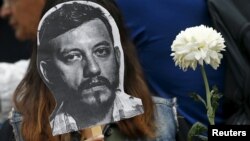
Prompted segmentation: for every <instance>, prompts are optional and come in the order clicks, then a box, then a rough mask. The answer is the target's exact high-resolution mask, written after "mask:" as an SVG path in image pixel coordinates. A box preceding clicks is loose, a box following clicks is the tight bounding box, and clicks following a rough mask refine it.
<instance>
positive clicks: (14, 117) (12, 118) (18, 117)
mask: <svg viewBox="0 0 250 141" xmlns="http://www.w3.org/2000/svg"><path fill="white" fill-rule="evenodd" d="M22 120H23V117H22V114H21V113H19V112H18V111H16V110H15V109H14V108H12V110H11V112H10V114H9V122H10V124H11V126H12V128H13V133H14V135H15V140H16V141H23V139H22V135H21V122H22Z"/></svg>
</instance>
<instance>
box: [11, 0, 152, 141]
mask: <svg viewBox="0 0 250 141" xmlns="http://www.w3.org/2000/svg"><path fill="white" fill-rule="evenodd" d="M64 1H65V0H64ZM92 1H94V2H96V3H99V4H100V5H102V6H103V7H104V8H106V9H107V10H108V11H109V12H110V14H111V15H112V16H113V18H114V19H115V21H116V23H117V26H118V28H119V32H120V35H121V43H122V47H123V50H124V60H125V75H124V77H125V78H124V89H125V92H126V93H128V94H131V95H132V96H135V97H139V98H141V99H142V102H143V105H144V114H142V115H139V116H136V117H133V118H130V119H126V120H122V121H119V122H118V123H117V124H118V127H119V129H120V130H121V131H122V133H124V134H125V135H126V136H128V137H130V138H141V137H149V138H151V137H154V129H155V126H154V107H153V102H152V98H151V96H150V92H149V90H148V87H147V85H146V83H145V81H144V78H143V73H142V70H141V67H140V64H139V62H138V60H137V56H136V52H135V47H134V45H133V44H132V42H131V41H130V40H129V37H128V34H127V32H126V30H125V28H124V25H123V20H122V17H121V13H120V11H119V10H118V8H117V6H116V4H115V2H113V0H92ZM61 2H62V1H61ZM54 5H55V3H54V4H52V5H51V6H54ZM51 6H48V4H47V7H46V8H45V9H49V8H51ZM45 11H46V10H45ZM36 57H37V48H36V47H34V48H33V54H32V56H31V60H30V65H29V67H28V70H27V73H26V75H25V77H24V78H23V80H22V81H21V83H20V84H19V85H18V87H17V89H16V91H15V93H14V103H15V106H16V109H17V111H19V112H20V113H21V114H22V116H23V121H22V126H21V131H22V132H21V133H22V136H23V138H24V140H25V141H44V140H48V141H66V140H69V139H70V134H65V135H59V136H55V137H53V136H52V134H51V133H52V131H51V127H50V125H49V118H48V117H49V115H50V114H51V113H52V111H53V109H54V107H55V100H54V98H53V95H52V94H51V93H50V91H49V89H48V88H47V86H46V85H45V84H44V82H43V81H42V79H41V78H40V76H39V74H38V70H37V68H36Z"/></svg>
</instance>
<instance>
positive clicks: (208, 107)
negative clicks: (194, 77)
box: [201, 66, 215, 125]
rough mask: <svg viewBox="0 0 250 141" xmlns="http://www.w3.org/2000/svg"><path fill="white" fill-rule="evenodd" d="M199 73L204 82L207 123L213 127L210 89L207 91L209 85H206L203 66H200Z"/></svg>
mask: <svg viewBox="0 0 250 141" xmlns="http://www.w3.org/2000/svg"><path fill="white" fill-rule="evenodd" d="M201 73H202V77H203V80H204V84H205V89H206V98H207V107H206V108H207V117H208V121H209V123H210V125H214V117H215V116H214V112H213V107H212V104H211V93H210V89H209V85H208V80H207V75H206V71H205V68H204V66H201Z"/></svg>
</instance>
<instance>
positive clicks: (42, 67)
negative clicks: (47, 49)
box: [39, 61, 52, 84]
mask: <svg viewBox="0 0 250 141" xmlns="http://www.w3.org/2000/svg"><path fill="white" fill-rule="evenodd" d="M39 69H40V71H41V74H42V76H43V78H44V80H45V81H46V82H47V83H48V84H51V83H52V82H51V81H50V78H49V75H48V72H49V67H48V63H47V62H46V61H41V62H40V63H39Z"/></svg>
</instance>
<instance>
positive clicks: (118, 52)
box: [114, 46, 121, 66]
mask: <svg viewBox="0 0 250 141" xmlns="http://www.w3.org/2000/svg"><path fill="white" fill-rule="evenodd" d="M114 48H115V58H116V62H117V64H118V65H119V66H120V63H121V62H120V61H121V60H120V57H121V52H120V49H119V47H117V46H115V47H114Z"/></svg>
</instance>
